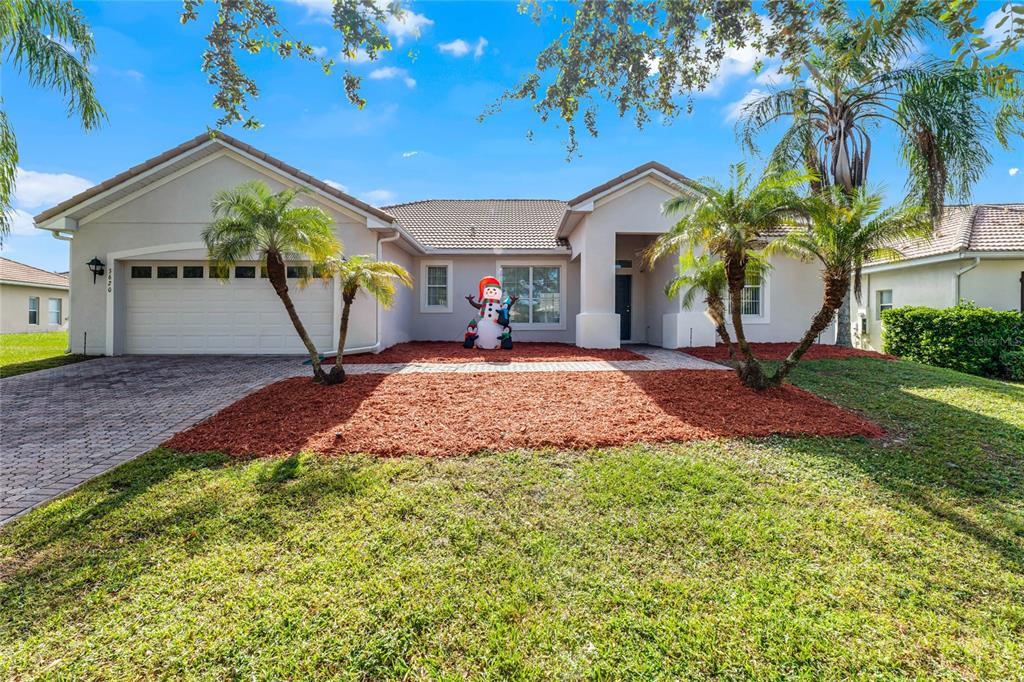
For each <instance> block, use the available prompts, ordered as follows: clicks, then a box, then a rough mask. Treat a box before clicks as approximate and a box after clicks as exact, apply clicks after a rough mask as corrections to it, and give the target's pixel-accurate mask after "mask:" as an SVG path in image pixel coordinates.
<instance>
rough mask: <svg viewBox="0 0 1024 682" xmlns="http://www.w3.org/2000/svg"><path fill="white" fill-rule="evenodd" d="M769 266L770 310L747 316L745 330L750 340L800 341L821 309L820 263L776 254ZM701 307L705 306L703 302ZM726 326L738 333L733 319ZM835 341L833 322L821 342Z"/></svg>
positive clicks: (766, 297)
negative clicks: (755, 315)
mask: <svg viewBox="0 0 1024 682" xmlns="http://www.w3.org/2000/svg"><path fill="white" fill-rule="evenodd" d="M769 265H771V268H770V269H769V271H768V273H767V275H766V277H765V282H764V285H765V290H763V294H762V295H763V297H764V298H763V300H764V302H765V303H766V309H765V311H764V313H763V314H762V315H761V316H760V317H744V320H743V331H744V333H745V334H746V337H747V340H748V341H754V342H764V343H774V342H785V341H798V340H799V339H800V338H802V337H803V335H804V332H806V331H807V328H808V327H810V326H811V318H812V317H814V315H815V314H816V313H817V312H818V310H819V309H820V308H821V302H822V298H823V297H824V293H825V285H824V284H823V283H822V281H821V268H820V266H819V265H817V263H813V262H805V261H801V260H799V259H796V258H790V257H788V256H774V257H772V258H771V259H770V260H769ZM695 305H697V304H695ZM698 307H700V308H701V309H703V304H699V305H698ZM726 326H727V327H728V329H729V333H731V334H734V333H735V332H734V330H733V326H732V323H731V321H730V320H729V319H727V320H726ZM835 340H836V332H835V321H833V322H832V323H831V324H830V325H829V326H828V328H827V329H825V331H823V332H822V333H821V335H820V336H819V337H818V341H817V342H818V343H826V344H834V343H835Z"/></svg>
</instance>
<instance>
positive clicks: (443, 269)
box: [420, 261, 452, 313]
mask: <svg viewBox="0 0 1024 682" xmlns="http://www.w3.org/2000/svg"><path fill="white" fill-rule="evenodd" d="M420 284H421V289H422V292H421V298H420V310H421V311H422V312H425V313H450V312H451V311H452V264H451V262H450V261H425V262H424V263H423V264H422V268H421V270H420Z"/></svg>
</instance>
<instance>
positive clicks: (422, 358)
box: [330, 341, 644, 365]
mask: <svg viewBox="0 0 1024 682" xmlns="http://www.w3.org/2000/svg"><path fill="white" fill-rule="evenodd" d="M643 359H644V358H642V357H641V356H639V355H637V354H636V353H634V352H632V351H629V350H626V349H625V348H612V349H607V350H589V349H587V348H578V347H576V346H573V345H570V344H568V343H533V342H516V343H515V344H513V348H512V350H501V349H500V348H499V349H496V350H479V349H476V348H463V347H462V342H460V341H413V342H410V343H400V344H398V345H395V346H391V347H390V348H388V349H386V350H384V351H381V352H380V353H377V354H376V355H374V354H373V353H363V354H360V355H346V356H345V363H346V364H354V365H355V364H367V363H378V362H442V363H449V362H579V361H586V360H643ZM330 361H331V362H334V356H331V358H330Z"/></svg>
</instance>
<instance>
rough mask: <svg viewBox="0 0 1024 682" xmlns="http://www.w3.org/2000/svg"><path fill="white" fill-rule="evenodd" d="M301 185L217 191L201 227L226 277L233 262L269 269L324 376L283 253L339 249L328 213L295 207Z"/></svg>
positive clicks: (320, 258)
mask: <svg viewBox="0 0 1024 682" xmlns="http://www.w3.org/2000/svg"><path fill="white" fill-rule="evenodd" d="M302 191H303V190H301V189H299V188H292V189H286V190H283V191H281V192H277V193H273V192H271V191H270V189H269V188H268V187H267V186H266V185H265V184H263V183H262V182H260V181H259V180H252V181H249V182H245V183H242V184H241V185H239V186H238V187H234V188H232V189H226V190H221V191H220V192H217V194H216V195H215V196H214V197H213V202H212V203H211V205H210V206H211V208H212V210H213V218H214V220H213V222H212V223H210V224H209V225H207V226H206V228H205V229H204V230H203V241H204V242H206V248H207V251H209V253H210V258H211V260H212V261H213V262H214V263H215V264H216V265H217V266H218V269H219V270H220V271H221V272H222V273H223V274H222V276H223V277H227V274H228V272H229V271H230V268H231V266H232V265H234V263H235V262H236V261H239V260H243V259H249V258H253V257H256V258H258V259H259V260H262V261H263V262H264V264H265V266H266V268H267V280H268V281H269V282H270V284H271V286H273V287H274V292H275V293H276V294H277V295H278V297H279V298H280V299H281V303H283V304H284V309H285V310H286V311H287V312H288V317H289V319H291V321H292V325H293V326H294V327H295V331H296V333H297V334H298V335H299V338H301V339H302V343H303V344H304V345H305V346H306V350H307V351H308V352H309V358H310V360H311V361H312V363H313V377H314V378H315V379H316V380H317V381H324V380H325V377H326V375H325V374H324V371H323V369H321V367H320V356H319V355H318V354H317V350H316V346H314V345H313V341H312V340H311V339H310V338H309V334H308V333H306V328H305V327H304V326H303V324H302V320H300V319H299V314H298V313H297V312H296V311H295V305H294V304H293V303H292V298H291V296H290V295H289V294H288V278H287V268H286V265H285V257H286V256H288V257H289V258H300V259H303V260H310V261H313V263H314V264H318V263H322V262H325V261H327V260H328V259H329V258H331V257H333V256H335V255H336V254H337V253H338V252H339V251H340V250H341V243H340V242H339V241H338V239H337V237H335V236H334V231H333V228H332V221H331V218H330V216H328V215H327V213H326V212H325V211H324V210H323V209H322V208H318V207H315V206H293V205H292V201H293V200H294V199H295V197H296V196H297V195H298V194H299V193H300V192H302Z"/></svg>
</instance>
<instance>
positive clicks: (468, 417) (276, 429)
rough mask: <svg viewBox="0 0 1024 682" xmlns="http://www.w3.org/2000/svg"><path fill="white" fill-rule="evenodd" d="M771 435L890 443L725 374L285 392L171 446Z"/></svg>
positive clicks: (366, 445)
mask: <svg viewBox="0 0 1024 682" xmlns="http://www.w3.org/2000/svg"><path fill="white" fill-rule="evenodd" d="M770 434H787V435H799V434H809V435H820V436H852V435H862V436H867V437H877V436H881V435H882V434H883V431H882V429H881V428H880V427H878V426H876V425H875V424H873V423H871V422H869V421H867V420H865V419H863V418H861V417H859V416H857V415H855V414H852V413H850V412H847V411H845V410H842V409H840V408H839V407H837V406H835V405H833V404H832V403H829V402H827V401H826V400H824V399H822V398H819V397H817V396H815V395H812V394H811V393H808V392H806V391H803V390H800V389H798V388H795V387H793V386H788V385H787V386H784V387H782V388H780V389H773V390H770V391H765V392H762V393H758V392H756V391H753V390H750V389H747V388H744V387H743V386H742V385H741V384H740V383H739V382H738V380H737V379H736V377H735V376H734V375H733V374H732V373H731V372H722V371H720V370H701V371H694V370H679V371H659V372H573V373H556V372H551V373H547V372H544V373H531V374H518V373H515V374H494V373H489V374H483V373H481V374H456V373H451V374H392V375H383V374H374V375H356V376H351V377H349V379H348V381H346V382H345V383H344V384H342V385H339V386H331V387H323V386H319V385H316V384H314V383H312V382H311V381H310V380H309V379H307V378H296V379H288V380H285V381H281V382H278V383H276V384H273V385H271V386H268V387H266V388H264V389H262V390H260V391H257V392H256V393H253V394H251V395H249V396H247V397H245V398H243V399H242V400H239V401H238V402H237V403H235V404H234V405H231V406H230V407H228V408H226V409H224V410H222V411H221V412H219V413H218V414H216V415H214V416H213V417H211V418H209V419H208V420H206V421H205V422H202V423H201V424H198V425H196V426H195V427H193V428H191V429H189V430H188V431H184V432H182V433H179V434H178V435H176V436H174V437H173V438H171V439H170V440H169V441H167V442H166V443H165V445H166V446H167V447H169V448H173V449H175V450H181V451H189V452H199V451H206V450H218V451H220V452H224V453H227V454H229V455H261V456H274V455H283V454H291V453H294V452H298V451H301V450H312V451H315V452H320V453H325V454H345V453H350V452H365V453H369V454H374V455H381V456H394V455H407V454H408V455H430V456H443V455H461V454H471V453H474V452H477V451H480V450H507V449H513V448H540V447H548V446H550V447H558V448H587V447H598V446H612V445H625V444H629V443H637V442H660V441H687V440H697V439H706V438H714V437H724V436H767V435H770Z"/></svg>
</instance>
